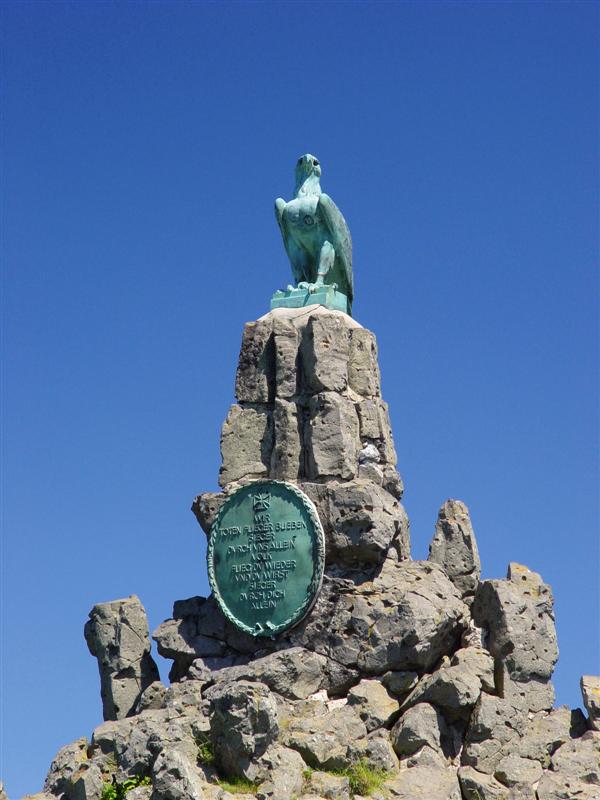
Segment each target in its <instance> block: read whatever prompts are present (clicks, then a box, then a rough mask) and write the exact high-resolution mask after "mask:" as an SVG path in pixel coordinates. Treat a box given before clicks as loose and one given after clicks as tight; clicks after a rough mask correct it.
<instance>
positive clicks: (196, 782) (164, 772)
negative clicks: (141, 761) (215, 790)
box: [152, 747, 204, 800]
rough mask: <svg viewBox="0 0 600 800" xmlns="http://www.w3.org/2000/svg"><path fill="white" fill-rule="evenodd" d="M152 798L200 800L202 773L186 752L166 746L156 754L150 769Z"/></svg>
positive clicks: (159, 799) (202, 794)
mask: <svg viewBox="0 0 600 800" xmlns="http://www.w3.org/2000/svg"><path fill="white" fill-rule="evenodd" d="M152 789H153V791H152V800H192V798H193V800H202V798H203V797H204V792H203V790H204V781H203V779H202V774H201V772H200V770H199V769H198V767H197V766H196V764H195V761H194V760H191V759H190V758H189V756H188V754H187V753H185V752H182V751H181V750H179V749H177V748H172V747H168V748H165V749H164V750H161V752H160V753H159V754H158V756H157V758H156V761H155V762H154V767H153V769H152Z"/></svg>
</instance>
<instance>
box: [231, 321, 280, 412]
mask: <svg viewBox="0 0 600 800" xmlns="http://www.w3.org/2000/svg"><path fill="white" fill-rule="evenodd" d="M274 388H275V353H274V349H273V323H272V321H271V320H257V321H256V322H247V323H246V325H245V326H244V333H243V335H242V346H241V349H240V357H239V360H238V368H237V374H236V379H235V396H236V397H237V399H238V401H239V402H240V403H270V402H271V401H272V400H273V394H274Z"/></svg>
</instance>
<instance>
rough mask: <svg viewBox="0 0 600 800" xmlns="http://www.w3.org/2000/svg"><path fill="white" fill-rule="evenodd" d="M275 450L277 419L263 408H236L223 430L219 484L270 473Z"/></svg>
mask: <svg viewBox="0 0 600 800" xmlns="http://www.w3.org/2000/svg"><path fill="white" fill-rule="evenodd" d="M272 450H273V419H272V414H271V412H270V411H269V410H268V409H267V408H265V407H261V406H256V407H252V406H247V407H245V408H242V407H241V406H237V405H233V406H231V408H230V409H229V413H228V414H227V419H226V420H225V422H224V423H223V429H222V431H221V458H222V463H221V469H220V472H219V484H220V485H221V486H226V485H227V484H228V483H231V482H232V481H239V480H241V479H242V478H262V477H265V476H266V475H267V474H268V471H269V467H270V465H271V451H272Z"/></svg>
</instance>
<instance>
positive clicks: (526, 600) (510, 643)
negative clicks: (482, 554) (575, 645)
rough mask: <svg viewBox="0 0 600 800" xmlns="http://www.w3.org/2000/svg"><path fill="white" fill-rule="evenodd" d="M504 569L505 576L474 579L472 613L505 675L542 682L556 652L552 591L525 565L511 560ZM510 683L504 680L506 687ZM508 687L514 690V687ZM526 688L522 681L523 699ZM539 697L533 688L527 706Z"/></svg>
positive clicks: (525, 696) (555, 656)
mask: <svg viewBox="0 0 600 800" xmlns="http://www.w3.org/2000/svg"><path fill="white" fill-rule="evenodd" d="M509 574H510V576H511V577H510V579H509V580H505V581H500V580H492V581H484V582H483V583H481V584H480V585H479V588H478V590H477V593H476V595H475V599H474V601H473V607H472V614H473V619H474V620H475V622H476V623H477V624H478V625H480V626H481V627H485V628H486V630H487V631H488V640H487V644H488V648H489V650H490V652H491V654H492V655H493V656H494V657H495V658H496V659H497V660H498V661H500V662H501V663H502V664H503V666H504V668H505V671H506V676H507V677H508V678H509V679H510V680H512V681H515V682H516V683H524V684H527V683H528V682H530V681H534V682H535V681H537V682H539V683H547V682H548V681H549V679H550V677H551V675H552V672H553V670H554V665H555V663H556V660H557V658H558V647H557V643H556V631H555V628H554V616H553V611H552V607H553V600H552V592H551V590H550V587H549V586H548V585H546V584H544V583H543V582H542V580H541V578H540V577H539V575H537V574H536V573H532V572H531V571H530V570H528V569H527V567H522V566H520V565H516V564H511V567H510V570H509ZM505 682H506V681H505ZM510 688H511V687H508V686H507V689H506V690H510ZM512 688H513V689H514V690H515V691H516V687H512ZM500 690H501V691H505V690H503V689H502V688H501V689H500ZM515 691H512V694H514V693H515ZM528 693H529V687H525V688H524V689H523V697H524V702H526V700H527V695H528ZM548 697H549V698H550V694H549V693H548ZM550 699H551V698H550ZM539 703H540V695H539V693H538V694H537V695H536V696H535V697H534V698H533V700H532V706H534V707H535V706H539ZM531 710H534V708H532V709H531ZM535 710H538V709H537V708H535Z"/></svg>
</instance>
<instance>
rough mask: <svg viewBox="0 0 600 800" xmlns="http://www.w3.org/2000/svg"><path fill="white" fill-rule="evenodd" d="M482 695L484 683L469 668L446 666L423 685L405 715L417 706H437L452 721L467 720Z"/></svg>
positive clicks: (414, 692)
mask: <svg viewBox="0 0 600 800" xmlns="http://www.w3.org/2000/svg"><path fill="white" fill-rule="evenodd" d="M480 693H481V679H480V677H479V675H478V674H477V673H476V672H475V671H474V670H473V669H471V668H470V666H469V665H468V664H466V663H464V662H463V663H457V664H456V665H455V666H450V665H445V666H443V667H441V669H438V670H436V671H435V672H434V673H433V674H431V675H426V676H425V677H424V678H422V680H420V681H419V683H418V684H417V685H416V686H415V688H414V689H413V690H412V692H411V693H410V694H409V695H408V697H407V698H406V700H404V702H403V703H402V707H401V711H403V710H405V709H407V708H410V707H411V706H414V705H415V704H416V703H433V705H435V706H438V707H439V708H441V709H443V711H444V713H445V714H446V716H447V718H448V719H449V720H451V721H452V720H456V719H459V718H461V717H465V718H466V717H468V716H469V714H470V713H471V709H472V708H473V706H474V705H475V703H476V702H477V700H478V698H479V695H480Z"/></svg>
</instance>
